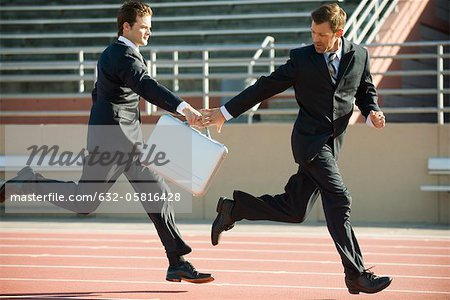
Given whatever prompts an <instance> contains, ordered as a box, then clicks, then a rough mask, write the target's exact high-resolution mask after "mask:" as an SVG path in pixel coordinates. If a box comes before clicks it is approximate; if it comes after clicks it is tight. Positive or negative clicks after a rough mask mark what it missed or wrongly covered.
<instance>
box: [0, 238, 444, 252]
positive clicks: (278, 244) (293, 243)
mask: <svg viewBox="0 0 450 300" xmlns="http://www.w3.org/2000/svg"><path fill="white" fill-rule="evenodd" d="M0 241H57V242H63V241H67V242H128V243H143V244H151V243H157V244H158V245H160V244H161V241H160V240H159V239H94V238H33V237H30V238H25V237H23V238H21V237H0ZM188 242H189V244H210V243H211V242H210V241H209V237H208V238H207V239H205V240H204V241H188ZM221 245H264V246H265V245H270V246H271V245H274V246H314V247H324V246H325V247H326V246H331V247H334V245H333V243H332V241H331V238H330V241H329V242H327V243H301V242H300V243H296V242H270V241H267V242H252V241H244V242H240V241H226V240H225V241H221ZM363 245H364V247H366V248H369V247H378V248H388V249H435V250H448V251H450V246H449V247H441V246H413V245H411V246H409V245H376V244H374V245H371V244H370V243H364V244H363Z"/></svg>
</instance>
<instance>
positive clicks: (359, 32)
mask: <svg viewBox="0 0 450 300" xmlns="http://www.w3.org/2000/svg"><path fill="white" fill-rule="evenodd" d="M368 2H369V1H368V0H362V1H361V2H360V3H359V5H358V6H357V8H356V9H355V10H354V12H353V14H352V15H351V17H350V18H349V19H348V21H347V23H346V25H345V27H344V35H345V37H346V38H347V39H349V40H351V41H353V42H355V43H357V44H361V43H371V42H372V40H373V39H374V38H375V35H376V33H377V32H378V30H379V28H380V27H381V26H382V25H383V23H384V21H385V20H386V18H387V17H388V16H389V15H390V13H391V12H392V11H393V10H394V9H395V8H396V7H397V4H398V0H371V1H370V3H368ZM387 5H388V6H387ZM386 6H387V8H386V10H384V9H385V7H386ZM372 27H373V28H372ZM369 33H370V34H369Z"/></svg>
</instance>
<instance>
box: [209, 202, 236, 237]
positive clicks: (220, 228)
mask: <svg viewBox="0 0 450 300" xmlns="http://www.w3.org/2000/svg"><path fill="white" fill-rule="evenodd" d="M233 207H234V201H233V200H230V199H226V198H223V197H221V198H220V199H219V202H218V203H217V209H216V211H217V217H216V219H215V220H214V222H213V225H212V227H211V243H212V244H213V246H216V245H217V244H219V240H220V235H221V233H222V232H224V231H228V230H230V229H231V228H233V227H234V220H233V218H232V217H231V210H232V209H233Z"/></svg>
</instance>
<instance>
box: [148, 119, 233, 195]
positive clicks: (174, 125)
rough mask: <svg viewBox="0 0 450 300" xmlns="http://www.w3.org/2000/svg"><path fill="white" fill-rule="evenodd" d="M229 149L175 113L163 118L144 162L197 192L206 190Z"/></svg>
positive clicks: (199, 193) (157, 124) (154, 131)
mask: <svg viewBox="0 0 450 300" xmlns="http://www.w3.org/2000/svg"><path fill="white" fill-rule="evenodd" d="M227 153H228V149H227V147H226V146H225V145H223V144H221V143H219V142H217V141H215V140H213V139H212V138H211V137H210V136H209V131H208V130H207V135H205V134H203V133H201V132H200V131H198V130H196V129H194V128H192V127H190V126H189V125H188V124H186V123H184V122H182V121H180V120H178V119H177V118H175V117H173V116H171V115H163V116H161V117H160V118H159V120H158V122H157V123H156V126H155V128H154V129H153V131H152V133H151V135H150V137H149V139H148V141H147V145H146V146H145V149H144V152H143V156H142V157H143V158H145V159H144V161H143V162H144V163H145V164H146V165H147V166H148V167H149V168H150V169H151V170H153V171H154V172H156V173H157V174H159V175H160V176H162V177H163V178H164V179H166V180H168V181H171V182H173V183H175V184H176V185H178V186H180V187H182V188H183V189H185V190H187V191H190V192H191V193H192V194H193V195H195V196H202V195H204V194H205V193H206V191H207V189H208V187H209V185H210V184H211V181H212V179H213V177H214V175H215V174H216V173H217V171H218V170H219V168H220V166H221V164H222V162H223V160H224V158H225V157H226V155H227Z"/></svg>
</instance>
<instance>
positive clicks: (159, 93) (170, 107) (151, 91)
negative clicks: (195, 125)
mask: <svg viewBox="0 0 450 300" xmlns="http://www.w3.org/2000/svg"><path fill="white" fill-rule="evenodd" d="M116 66H117V68H118V70H117V71H118V72H117V74H118V76H119V78H120V79H121V80H122V81H123V82H125V83H126V84H127V86H128V87H129V88H131V89H132V90H133V91H134V92H135V93H136V94H138V95H139V96H141V97H143V98H144V99H145V100H146V101H148V102H150V103H152V104H154V105H156V106H158V107H160V108H162V109H165V110H167V111H169V112H172V113H177V112H176V109H177V107H178V105H179V104H180V103H181V102H182V101H183V100H182V99H181V98H180V97H178V96H177V95H175V94H174V93H172V92H171V91H170V90H169V89H167V88H166V87H165V86H163V85H161V84H159V83H158V82H157V81H156V80H155V79H153V78H152V77H150V75H149V74H148V72H147V67H146V66H145V64H144V63H143V62H142V61H141V60H140V59H139V58H138V57H136V56H135V55H134V54H131V53H129V52H125V55H124V56H122V61H121V62H118V63H117V65H116Z"/></svg>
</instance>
